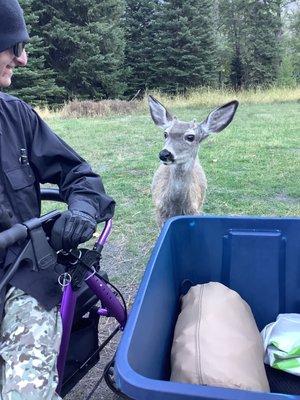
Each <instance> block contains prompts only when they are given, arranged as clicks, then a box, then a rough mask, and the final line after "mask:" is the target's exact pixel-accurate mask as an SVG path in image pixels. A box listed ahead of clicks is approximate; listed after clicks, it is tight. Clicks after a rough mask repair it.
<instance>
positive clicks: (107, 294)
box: [57, 219, 126, 393]
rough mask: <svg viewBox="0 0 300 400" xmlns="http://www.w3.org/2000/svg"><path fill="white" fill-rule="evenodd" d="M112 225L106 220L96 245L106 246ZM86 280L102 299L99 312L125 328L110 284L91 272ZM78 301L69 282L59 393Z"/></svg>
mask: <svg viewBox="0 0 300 400" xmlns="http://www.w3.org/2000/svg"><path fill="white" fill-rule="evenodd" d="M111 227H112V220H111V219H110V220H108V221H106V223H105V226H104V228H103V230H102V232H101V234H100V236H99V238H98V240H97V243H96V246H97V245H100V246H104V244H105V243H106V241H107V238H108V236H109V234H110V232H111ZM85 282H86V284H87V285H88V286H89V288H90V289H91V290H92V291H93V293H95V294H96V296H97V297H98V299H99V300H100V301H101V304H102V306H103V308H99V309H98V314H99V315H101V316H105V317H114V318H115V319H116V320H117V321H118V322H119V324H120V326H121V329H122V328H124V326H125V323H126V312H125V309H124V307H123V306H122V304H121V303H120V302H119V300H118V299H117V298H116V296H115V294H114V293H113V292H112V290H111V289H110V288H109V286H108V285H107V284H106V283H105V282H104V280H102V279H101V278H100V277H98V276H95V275H94V274H93V273H91V274H89V275H88V276H87V277H86V278H85ZM76 301H77V296H76V292H74V291H73V289H72V285H71V283H68V284H67V285H66V286H65V288H64V292H63V297H62V302H61V309H60V312H61V317H62V325H63V334H62V339H61V345H60V352H59V356H58V359H57V370H58V376H59V383H58V386H57V393H60V391H61V387H62V383H63V376H64V368H65V363H66V359H67V352H68V347H69V342H70V335H71V329H72V323H73V318H74V312H75V306H76Z"/></svg>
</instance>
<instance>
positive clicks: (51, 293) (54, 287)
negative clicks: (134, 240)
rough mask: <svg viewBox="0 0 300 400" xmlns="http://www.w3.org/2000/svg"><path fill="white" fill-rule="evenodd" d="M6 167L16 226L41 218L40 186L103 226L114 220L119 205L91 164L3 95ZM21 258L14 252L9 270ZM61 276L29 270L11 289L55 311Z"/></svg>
mask: <svg viewBox="0 0 300 400" xmlns="http://www.w3.org/2000/svg"><path fill="white" fill-rule="evenodd" d="M21 149H25V150H21ZM22 154H23V157H21V155H22ZM0 162H1V168H0V182H1V184H2V186H3V193H4V194H5V195H6V200H8V202H9V203H10V207H11V211H12V213H13V221H14V222H21V221H25V220H28V219H30V218H33V217H37V216H39V215H40V211H41V201H40V183H52V184H56V185H58V187H59V191H60V195H61V197H62V198H63V199H64V200H65V202H66V203H67V204H68V208H69V209H77V210H81V211H84V212H87V213H89V214H90V215H92V216H94V217H95V219H96V220H97V221H98V222H100V221H104V220H106V219H109V218H111V217H112V215H113V212H114V206H115V203H114V201H113V199H112V198H110V197H109V196H107V195H106V194H105V191H104V187H103V185H102V182H101V179H100V177H99V176H98V175H97V174H95V173H94V172H93V171H92V170H91V168H90V166H89V164H87V163H86V162H85V161H84V160H83V159H82V158H81V157H80V156H79V155H78V154H76V152H75V151H74V150H72V149H71V148H70V147H69V146H68V145H67V144H66V143H65V142H64V141H63V140H61V139H60V138H59V137H58V136H56V135H55V134H54V132H53V131H52V130H51V129H50V128H49V127H48V126H47V124H46V123H45V122H44V121H43V120H42V119H41V118H40V117H39V116H38V115H37V114H36V112H35V111H34V110H33V109H32V108H31V107H30V106H28V105H27V104H26V103H24V102H23V101H21V100H19V99H17V98H15V97H12V96H9V95H6V94H3V93H1V92H0ZM15 255H16V251H15V250H14V249H11V250H10V251H9V252H8V254H7V257H6V263H5V264H6V265H7V264H8V263H10V262H11V261H12V260H13V258H14V257H15ZM57 276H58V273H57V272H55V271H48V270H45V271H39V272H34V271H32V270H31V268H30V267H29V266H27V267H26V266H24V267H21V268H19V270H18V272H17V273H16V274H15V275H14V277H13V278H12V280H11V282H10V283H11V285H13V286H15V287H18V288H20V289H22V290H24V291H25V292H26V293H28V294H30V295H32V296H33V297H35V298H36V299H37V300H38V301H39V302H40V303H41V304H43V305H44V306H45V308H47V309H50V308H52V307H53V306H54V305H55V304H57V303H58V302H59V299H60V295H61V292H60V288H59V286H58V284H57Z"/></svg>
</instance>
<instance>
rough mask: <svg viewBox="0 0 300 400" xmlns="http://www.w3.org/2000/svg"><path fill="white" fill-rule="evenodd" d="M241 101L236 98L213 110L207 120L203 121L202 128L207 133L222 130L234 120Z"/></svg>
mask: <svg viewBox="0 0 300 400" xmlns="http://www.w3.org/2000/svg"><path fill="white" fill-rule="evenodd" d="M238 105H239V103H238V101H236V100H233V101H231V102H230V103H226V104H224V105H223V106H221V107H219V108H216V109H215V110H213V111H212V112H211V113H210V114H209V115H208V117H207V118H206V120H205V121H203V122H202V123H201V129H202V130H204V132H205V134H206V135H208V134H209V133H216V132H221V131H222V130H223V129H225V128H226V126H227V125H229V124H230V122H231V121H232V119H233V117H234V114H235V112H236V109H237V107H238Z"/></svg>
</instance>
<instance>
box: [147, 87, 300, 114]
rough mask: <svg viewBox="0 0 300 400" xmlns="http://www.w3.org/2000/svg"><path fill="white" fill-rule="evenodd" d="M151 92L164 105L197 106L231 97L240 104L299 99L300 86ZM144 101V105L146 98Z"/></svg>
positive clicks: (214, 103) (211, 104) (230, 98)
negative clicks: (172, 94)
mask: <svg viewBox="0 0 300 400" xmlns="http://www.w3.org/2000/svg"><path fill="white" fill-rule="evenodd" d="M151 94H152V95H153V96H154V97H157V98H158V99H159V100H160V101H161V102H162V103H163V104H164V105H165V106H167V107H170V108H173V109H174V108H180V107H190V108H198V107H208V106H216V105H220V104H223V103H226V102H228V101H231V100H233V99H236V100H238V101H239V102H240V103H242V104H267V103H283V102H287V101H300V86H299V87H296V88H284V87H282V88H278V87H272V88H269V89H252V90H241V91H239V92H235V91H234V90H228V89H224V90H215V89H210V88H199V89H196V90H194V91H191V92H189V93H188V94H187V95H186V96H183V95H175V96H169V95H166V94H163V93H161V92H151ZM144 103H145V105H146V99H145V102H144Z"/></svg>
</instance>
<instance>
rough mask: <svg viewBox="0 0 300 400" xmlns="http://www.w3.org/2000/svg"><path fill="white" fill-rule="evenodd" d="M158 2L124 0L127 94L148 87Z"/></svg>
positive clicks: (150, 0) (149, 85)
mask: <svg viewBox="0 0 300 400" xmlns="http://www.w3.org/2000/svg"><path fill="white" fill-rule="evenodd" d="M157 6H158V1H157V0H127V2H126V12H125V21H124V22H125V29H126V34H125V38H126V48H125V65H126V66H127V67H128V69H129V75H128V89H127V93H128V94H130V95H134V94H136V93H137V92H138V91H141V92H144V91H145V89H146V88H151V80H152V73H153V72H152V71H153V70H152V64H153V55H154V52H155V49H154V46H153V38H154V21H155V17H156V10H157Z"/></svg>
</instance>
